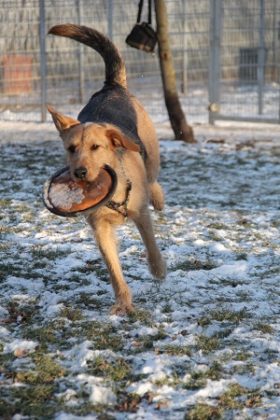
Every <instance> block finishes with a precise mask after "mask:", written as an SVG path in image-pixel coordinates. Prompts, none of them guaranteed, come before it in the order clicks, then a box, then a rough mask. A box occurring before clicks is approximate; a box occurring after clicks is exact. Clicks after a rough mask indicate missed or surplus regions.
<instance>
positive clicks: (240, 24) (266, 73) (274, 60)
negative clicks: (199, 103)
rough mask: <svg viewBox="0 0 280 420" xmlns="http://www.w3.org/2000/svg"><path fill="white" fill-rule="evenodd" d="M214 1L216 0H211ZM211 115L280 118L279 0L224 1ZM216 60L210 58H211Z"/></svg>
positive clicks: (274, 120)
mask: <svg viewBox="0 0 280 420" xmlns="http://www.w3.org/2000/svg"><path fill="white" fill-rule="evenodd" d="M213 3H217V1H216V0H214V2H213ZM220 3H221V4H222V11H221V22H220V23H219V24H220V34H219V37H218V38H219V41H217V39H216V45H215V46H214V48H215V47H216V48H217V44H218V43H219V46H218V48H219V62H220V65H219V66H220V68H219V73H218V72H217V71H216V72H215V70H213V69H212V73H215V75H214V78H216V80H217V79H219V80H218V85H219V87H218V93H217V94H216V97H215V98H214V100H213V98H211V102H212V106H213V102H214V103H215V102H218V104H217V106H216V107H215V104H214V109H213V111H214V112H213V113H212V115H211V116H212V118H213V119H237V120H242V119H244V120H250V121H267V122H280V114H279V105H280V87H279V81H280V64H279V63H280V37H278V31H277V27H278V25H279V22H280V2H279V1H278V2H277V1H275V0H271V1H269V0H266V1H265V0H250V1H247V2H244V1H242V0H239V1H236V2H226V1H223V2H221V1H220ZM213 64H214V63H213Z"/></svg>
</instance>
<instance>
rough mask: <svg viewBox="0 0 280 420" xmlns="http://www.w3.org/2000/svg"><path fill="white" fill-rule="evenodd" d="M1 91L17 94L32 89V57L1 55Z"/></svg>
mask: <svg viewBox="0 0 280 420" xmlns="http://www.w3.org/2000/svg"><path fill="white" fill-rule="evenodd" d="M2 63H3V93H5V94H8V95H18V94H21V93H29V92H31V91H32V57H30V56H28V55H19V54H16V55H6V56H4V57H3V61H2Z"/></svg>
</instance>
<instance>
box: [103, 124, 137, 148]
mask: <svg viewBox="0 0 280 420" xmlns="http://www.w3.org/2000/svg"><path fill="white" fill-rule="evenodd" d="M106 136H107V137H108V138H109V140H110V141H111V144H112V146H113V147H114V148H115V147H123V148H124V149H127V150H132V151H133V152H140V147H139V146H138V144H136V143H134V141H133V140H131V139H129V138H128V137H127V136H125V135H124V134H123V133H122V132H121V131H120V130H118V129H116V128H108V129H107V131H106Z"/></svg>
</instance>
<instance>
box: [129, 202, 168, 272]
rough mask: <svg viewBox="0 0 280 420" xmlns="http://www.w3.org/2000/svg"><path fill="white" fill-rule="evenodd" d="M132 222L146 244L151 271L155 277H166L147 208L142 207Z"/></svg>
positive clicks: (163, 262)
mask: <svg viewBox="0 0 280 420" xmlns="http://www.w3.org/2000/svg"><path fill="white" fill-rule="evenodd" d="M134 222H135V224H136V226H137V228H138V230H139V232H140V235H141V237H142V239H143V242H144V244H145V246H146V249H147V254H148V255H147V257H148V263H149V267H150V271H151V273H152V274H153V276H154V277H156V278H157V279H164V278H165V277H166V263H165V261H164V259H163V258H162V255H161V252H160V250H159V248H158V246H157V243H156V239H155V235H154V229H153V224H152V220H151V215H150V212H149V209H148V208H147V207H146V208H144V209H142V211H141V213H140V215H139V216H138V217H137V218H136V219H135V220H134Z"/></svg>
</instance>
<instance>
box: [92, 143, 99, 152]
mask: <svg viewBox="0 0 280 420" xmlns="http://www.w3.org/2000/svg"><path fill="white" fill-rule="evenodd" d="M98 148H99V145H98V144H93V145H92V146H91V148H90V150H92V151H93V150H97V149H98Z"/></svg>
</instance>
